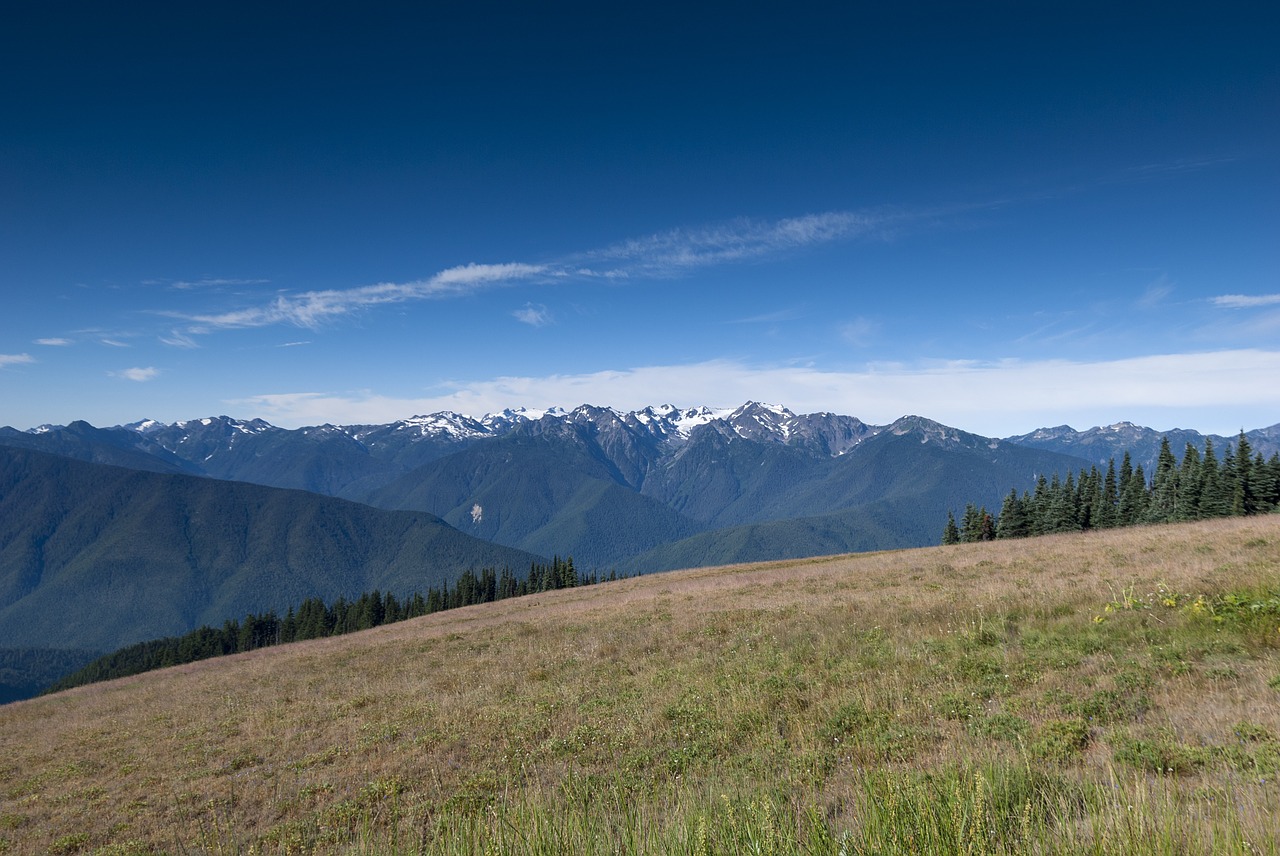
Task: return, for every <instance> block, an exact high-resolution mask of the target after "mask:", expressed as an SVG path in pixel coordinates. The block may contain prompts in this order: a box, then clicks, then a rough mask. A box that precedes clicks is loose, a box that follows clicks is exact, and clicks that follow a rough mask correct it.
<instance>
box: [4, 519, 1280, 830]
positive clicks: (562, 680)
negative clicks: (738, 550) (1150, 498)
mask: <svg viewBox="0 0 1280 856" xmlns="http://www.w3.org/2000/svg"><path fill="white" fill-rule="evenodd" d="M1277 776H1280V515H1269V516H1265V517H1254V518H1237V519H1226V520H1217V521H1212V522H1207V523H1196V524H1182V525H1174V526H1160V527H1143V528H1135V529H1125V530H1110V531H1104V532H1093V533H1087V534H1082V535H1081V534H1078V535H1058V536H1047V537H1043V538H1038V539H1030V540H1017V541H1007V542H992V543H985V544H962V545H956V546H950V547H937V548H928V549H920V550H910V551H902V552H889V553H875V554H862V555H851V556H838V557H827V558H817V559H810V560H797V561H787V562H774V563H768V564H762V565H751V566H736V567H726V568H713V569H700V570H694V571H683V572H673V573H668V574H662V575H655V576H648V577H641V578H636V579H627V580H622V581H619V582H615V583H606V584H601V585H598V586H592V587H589V588H584V589H571V590H565V591H558V592H548V593H544V594H539V595H534V596H530V597H525V598H519V599H514V600H507V601H500V602H497V603H492V604H485V605H482V606H476V607H467V608H464V609H460V610H455V611H450V612H444V613H438V614H435V615H430V616H427V617H425V618H420V619H414V620H412V621H407V622H403V623H399V624H394V625H388V626H384V627H380V628H377V629H374V630H372V631H366V632H364V633H359V634H354V635H350V636H343V637H338V638H332V639H323V640H315V641H311V642H305V643H297V644H294V645H289V646H282V647H278V648H271V649H265V650H261V651H256V652H251V653H249V654H242V655H237V656H235V657H229V658H224V659H219V660H211V661H204V662H200V663H194V664H190V665H187V666H180V667H176V668H173V669H168V670H165V671H161V672H154V673H150V674H145V675H138V676H135V677H132V678H126V679H123V680H119V681H115V682H111V683H106V684H99V685H93V686H88V687H82V688H79V689H76V690H72V691H69V692H65V693H61V694H58V695H55V696H49V697H45V698H39V699H33V700H30V701H26V702H19V703H16V704H12V705H9V706H6V707H2V708H0V853H22V854H28V853H31V854H45V853H53V854H69V853H96V854H149V853H174V854H206V853H208V854H249V853H253V854H294V853H337V854H346V853H367V854H382V853H388V854H416V853H429V854H434V853H440V854H455V853H456V854H462V853H530V854H553V853H671V854H687V853H753V854H754V853H759V854H764V853H778V854H791V853H797V854H799V853H806V854H807V853H813V854H827V853H829V854H855V853H904V854H905V853H954V854H994V853H1046V854H1051V853H1061V854H1075V853H1116V854H1120V853H1124V854H1147V853H1161V854H1183V853H1242V854H1246V853H1247V854H1252V853H1280V822H1277V820H1276V818H1277V817H1280V784H1278V783H1277V781H1276V780H1277Z"/></svg>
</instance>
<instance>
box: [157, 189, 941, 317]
mask: <svg viewBox="0 0 1280 856" xmlns="http://www.w3.org/2000/svg"><path fill="white" fill-rule="evenodd" d="M920 216H923V215H922V214H920V213H919V212H916V213H908V212H891V211H887V210H886V211H878V212H856V211H827V212H824V213H820V214H806V215H804V216H802V217H791V218H786V219H782V220H768V221H765V220H749V219H740V220H734V221H731V222H728V223H721V224H716V225H711V226H704V227H701V228H694V229H673V230H670V231H667V232H662V233H659V234H655V235H650V236H648V237H643V238H634V239H631V240H627V241H623V242H621V243H618V244H614V245H612V246H610V247H606V248H604V249H600V250H593V251H588V252H584V253H578V254H575V255H571V256H567V257H565V258H562V259H561V260H559V261H551V262H547V263H544V264H527V263H523V262H508V263H504V264H476V263H471V264H466V265H459V266H457V267H451V268H447V269H445V270H442V271H440V272H438V273H436V274H434V275H432V276H430V277H428V278H426V279H422V280H416V281H413V282H399V283H397V282H384V283H378V284H375V285H366V286H358V287H355V288H348V289H326V290H321V291H306V292H302V293H299V294H280V295H278V296H277V297H276V298H275V299H274V300H272V301H270V302H268V303H265V304H261V305H257V306H249V307H246V308H242V309H234V310H231V311H227V312H220V313H214V314H187V313H180V312H172V311H165V312H160V313H159V314H161V315H166V316H169V317H174V318H181V319H183V320H185V321H187V322H189V323H190V324H191V326H190V327H188V328H187V330H186V333H187V334H188V335H204V334H208V333H210V332H212V331H213V330H215V329H233V328H251V327H266V326H269V325H273V324H292V325H294V326H297V327H306V328H312V329H314V328H317V327H320V326H321V325H322V324H325V323H327V322H330V321H333V320H336V319H338V318H341V317H343V316H346V315H350V314H352V313H354V312H357V311H359V310H361V309H365V308H368V307H373V306H380V305H385V304H393V303H404V302H407V301H412V300H425V299H429V298H443V297H452V296H460V295H464V294H470V293H472V292H475V291H477V290H480V289H483V288H488V287H492V286H495V285H504V284H511V283H516V282H522V281H529V280H542V281H554V280H560V279H580V280H593V279H604V280H626V279H632V278H637V277H639V278H650V279H652V278H664V277H674V276H679V275H681V274H684V273H686V272H688V271H690V270H693V269H695V268H701V267H708V266H712V265H721V264H731V263H736V262H742V261H747V260H752V259H759V258H764V257H766V256H771V255H777V254H781V253H786V252H791V251H796V250H801V249H805V248H808V247H812V246H816V245H820V244H827V243H831V242H834V241H839V240H848V239H852V238H856V237H862V236H867V235H871V234H878V233H883V232H885V231H886V230H888V229H889V228H891V227H893V226H894V225H895V224H901V223H903V222H906V221H908V220H911V219H917V218H919V217H920ZM206 282H207V283H215V284H224V283H231V282H254V281H253V280H244V281H240V280H208V281H202V282H201V283H177V284H175V285H180V286H194V285H200V284H205V283H206ZM517 317H519V316H517ZM531 317H532V316H531ZM521 320H522V321H523V320H525V319H524V318H521ZM526 323H529V322H527V321H526Z"/></svg>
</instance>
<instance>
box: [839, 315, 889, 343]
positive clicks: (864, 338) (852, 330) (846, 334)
mask: <svg viewBox="0 0 1280 856" xmlns="http://www.w3.org/2000/svg"><path fill="white" fill-rule="evenodd" d="M879 329H880V325H879V324H877V323H876V322H874V321H872V320H870V319H868V318H861V317H859V318H854V319H853V320H852V321H849V322H848V323H845V324H841V325H840V338H842V339H844V340H845V341H846V342H848V343H849V344H850V345H853V346H854V347H855V348H865V347H867V346H868V345H870V344H871V340H872V339H873V338H874V337H875V334H876V333H877V332H878V331H879Z"/></svg>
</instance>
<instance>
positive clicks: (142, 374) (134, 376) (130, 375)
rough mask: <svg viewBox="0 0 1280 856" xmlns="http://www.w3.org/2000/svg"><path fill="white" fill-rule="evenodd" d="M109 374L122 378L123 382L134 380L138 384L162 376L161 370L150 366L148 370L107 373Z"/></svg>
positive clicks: (139, 369) (124, 370) (134, 369)
mask: <svg viewBox="0 0 1280 856" xmlns="http://www.w3.org/2000/svg"><path fill="white" fill-rule="evenodd" d="M107 374H108V375H110V376H111V377H118V378H121V379H122V380H132V381H137V382H138V383H144V382H146V381H149V380H154V379H155V378H156V376H157V375H159V374H160V370H159V369H157V368H154V367H152V366H148V367H147V368H131V369H121V370H120V371H118V372H107Z"/></svg>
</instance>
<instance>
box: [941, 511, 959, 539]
mask: <svg viewBox="0 0 1280 856" xmlns="http://www.w3.org/2000/svg"><path fill="white" fill-rule="evenodd" d="M942 543H943V544H959V543H960V529H959V528H958V527H957V526H956V516H955V515H954V514H952V513H951V512H950V511H948V512H947V525H946V526H944V527H942Z"/></svg>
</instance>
